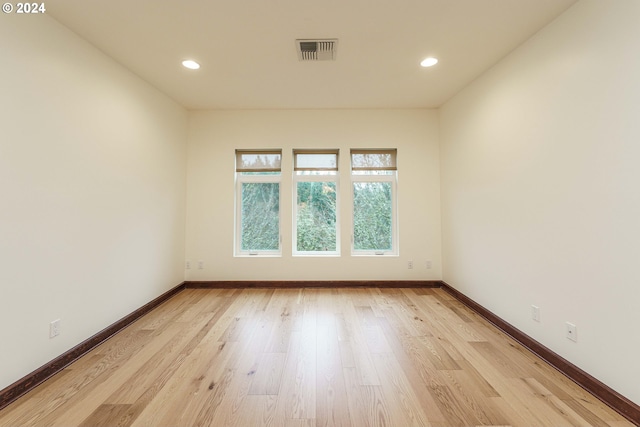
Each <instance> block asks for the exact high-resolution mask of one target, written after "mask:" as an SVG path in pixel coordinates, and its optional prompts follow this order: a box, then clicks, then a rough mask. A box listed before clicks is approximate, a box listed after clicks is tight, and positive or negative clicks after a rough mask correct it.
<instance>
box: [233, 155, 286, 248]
mask: <svg viewBox="0 0 640 427" xmlns="http://www.w3.org/2000/svg"><path fill="white" fill-rule="evenodd" d="M275 154H277V155H279V156H280V165H279V166H278V167H277V168H267V167H265V168H243V167H241V166H240V163H241V156H242V155H275ZM246 172H277V174H276V173H273V174H269V175H251V174H245V173H246ZM246 183H256V184H261V183H276V184H278V249H277V250H243V249H242V185H243V184H246ZM234 205H235V215H234V218H235V227H234V228H235V231H234V256H235V257H281V256H282V150H281V149H265V150H236V167H235V203H234Z"/></svg>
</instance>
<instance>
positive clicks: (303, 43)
mask: <svg viewBox="0 0 640 427" xmlns="http://www.w3.org/2000/svg"><path fill="white" fill-rule="evenodd" d="M337 47H338V39H318V40H302V39H299V40H296V48H297V49H298V60H300V61H335V59H336V50H337Z"/></svg>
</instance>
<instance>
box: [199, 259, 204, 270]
mask: <svg viewBox="0 0 640 427" xmlns="http://www.w3.org/2000/svg"><path fill="white" fill-rule="evenodd" d="M202 269H204V261H198V270H202Z"/></svg>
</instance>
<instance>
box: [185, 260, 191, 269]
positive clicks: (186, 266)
mask: <svg viewBox="0 0 640 427" xmlns="http://www.w3.org/2000/svg"><path fill="white" fill-rule="evenodd" d="M184 268H185V269H187V270H191V261H185V263H184Z"/></svg>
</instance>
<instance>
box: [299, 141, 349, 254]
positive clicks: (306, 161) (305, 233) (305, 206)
mask: <svg viewBox="0 0 640 427" xmlns="http://www.w3.org/2000/svg"><path fill="white" fill-rule="evenodd" d="M293 171H294V172H293V180H294V185H293V191H294V200H295V201H296V203H295V207H294V209H295V212H294V215H293V221H294V223H293V230H294V233H293V234H294V248H293V253H294V255H339V254H340V251H339V248H340V243H339V231H338V221H337V218H338V217H337V212H338V150H294V152H293Z"/></svg>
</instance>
